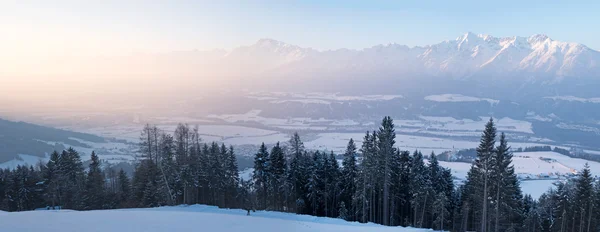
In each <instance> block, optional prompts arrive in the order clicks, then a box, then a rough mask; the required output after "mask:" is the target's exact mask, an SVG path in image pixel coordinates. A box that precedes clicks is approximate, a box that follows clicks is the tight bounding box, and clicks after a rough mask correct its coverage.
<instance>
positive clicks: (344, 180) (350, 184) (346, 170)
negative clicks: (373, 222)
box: [340, 139, 359, 221]
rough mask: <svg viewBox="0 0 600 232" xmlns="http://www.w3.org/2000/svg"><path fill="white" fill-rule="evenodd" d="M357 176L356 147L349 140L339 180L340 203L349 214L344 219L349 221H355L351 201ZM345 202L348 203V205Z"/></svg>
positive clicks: (354, 209)
mask: <svg viewBox="0 0 600 232" xmlns="http://www.w3.org/2000/svg"><path fill="white" fill-rule="evenodd" d="M358 174H359V173H358V167H357V166H356V145H355V144H354V140H353V139H350V141H348V145H347V146H346V152H344V159H343V161H342V170H341V180H340V188H341V194H340V201H342V202H343V203H344V204H345V205H346V207H347V208H348V212H350V214H349V215H347V216H346V217H345V218H344V219H346V220H350V221H354V220H357V218H356V217H355V212H356V206H355V205H354V203H353V202H354V201H353V199H354V194H355V192H356V182H357V178H358ZM345 202H348V204H346V203H345ZM346 207H345V208H346Z"/></svg>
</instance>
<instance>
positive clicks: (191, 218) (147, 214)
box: [0, 205, 431, 232]
mask: <svg viewBox="0 0 600 232" xmlns="http://www.w3.org/2000/svg"><path fill="white" fill-rule="evenodd" d="M54 230H55V231H63V232H69V231H73V232H79V231H88V232H92V231H111V232H120V231H123V232H125V231H127V232H133V231H143V232H154V231H215V232H216V231H219V232H234V231H240V232H242V231H243V232H253V231H260V232H280V231H295V232H308V231H311V232H312V231H323V232H325V231H332V232H333V231H348V232H386V231H390V232H391V231H398V232H418V231H431V230H425V229H414V228H402V227H385V226H381V225H376V224H372V223H369V224H361V223H356V222H347V221H344V220H341V219H333V218H322V217H314V216H307V215H295V214H288V213H279V212H261V211H259V212H254V213H251V215H250V216H247V215H246V211H244V210H230V209H218V208H217V207H213V206H205V205H192V206H174V207H161V208H151V209H123V210H96V211H81V212H80V211H70V210H63V211H30V212H16V213H6V212H0V231H10V232H25V231H54Z"/></svg>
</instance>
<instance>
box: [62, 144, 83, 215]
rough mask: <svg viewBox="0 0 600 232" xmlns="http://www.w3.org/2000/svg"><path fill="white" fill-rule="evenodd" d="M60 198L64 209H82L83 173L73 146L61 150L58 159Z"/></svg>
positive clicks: (79, 159)
mask: <svg viewBox="0 0 600 232" xmlns="http://www.w3.org/2000/svg"><path fill="white" fill-rule="evenodd" d="M57 167H58V170H59V173H60V174H59V176H60V178H59V184H60V185H61V187H60V190H61V198H62V202H63V207H64V208H65V209H82V208H83V205H84V202H83V199H82V196H83V190H84V183H85V175H84V171H83V163H82V162H81V157H79V153H78V152H77V151H75V150H74V149H73V148H69V149H68V150H66V151H63V152H62V154H61V155H60V157H59V161H58V165H57Z"/></svg>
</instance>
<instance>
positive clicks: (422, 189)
mask: <svg viewBox="0 0 600 232" xmlns="http://www.w3.org/2000/svg"><path fill="white" fill-rule="evenodd" d="M410 175H411V182H410V189H411V191H412V202H411V205H412V206H413V226H415V227H419V228H422V227H423V225H424V224H425V213H426V211H427V205H428V204H431V203H430V202H431V201H432V200H431V198H432V197H431V196H430V194H431V193H432V191H431V182H430V181H431V180H430V179H429V173H428V168H427V167H426V166H425V163H424V161H423V154H422V153H421V152H420V151H415V152H414V153H413V157H412V164H411V171H410Z"/></svg>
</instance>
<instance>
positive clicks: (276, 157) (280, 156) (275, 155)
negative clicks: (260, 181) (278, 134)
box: [269, 142, 287, 211]
mask: <svg viewBox="0 0 600 232" xmlns="http://www.w3.org/2000/svg"><path fill="white" fill-rule="evenodd" d="M269 162H270V166H269V168H270V169H269V173H270V176H269V192H270V194H269V196H270V198H271V199H272V205H271V208H273V209H275V210H280V211H281V210H283V209H284V196H282V195H284V194H283V193H284V192H285V186H284V185H285V175H286V172H287V171H286V169H287V165H286V160H285V154H284V153H283V149H282V148H281V146H279V142H278V143H277V144H275V146H274V147H273V148H272V149H271V154H270V156H269Z"/></svg>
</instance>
